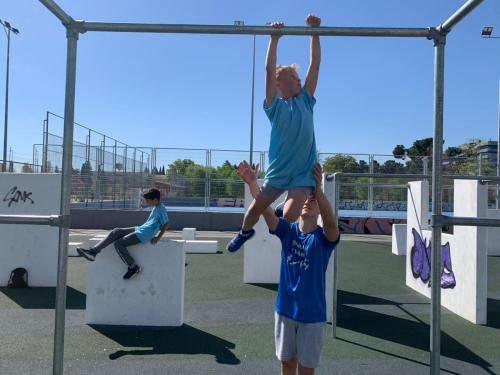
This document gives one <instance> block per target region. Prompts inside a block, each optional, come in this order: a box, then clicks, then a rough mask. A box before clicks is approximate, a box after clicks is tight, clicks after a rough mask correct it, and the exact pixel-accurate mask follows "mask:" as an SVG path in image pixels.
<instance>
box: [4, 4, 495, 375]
mask: <svg viewBox="0 0 500 375" xmlns="http://www.w3.org/2000/svg"><path fill="white" fill-rule="evenodd" d="M39 1H40V3H42V4H43V5H44V6H45V7H46V8H47V9H48V10H49V11H50V12H52V13H53V14H54V15H55V16H56V17H57V18H58V19H59V20H60V21H61V22H62V24H63V25H64V27H65V28H66V37H67V40H68V41H67V57H66V89H65V104H64V140H63V163H62V164H63V165H62V181H61V204H60V215H59V216H58V217H59V219H53V220H52V219H49V218H47V217H45V218H42V219H41V218H40V217H38V216H34V215H24V217H23V218H13V217H12V215H0V224H14V223H17V224H20V223H22V224H41V225H58V226H59V227H60V229H59V253H58V268H57V291H56V312H55V329H54V356H53V374H54V375H60V374H62V373H63V361H64V324H65V309H66V282H67V280H66V278H67V268H68V264H67V255H68V254H67V253H68V249H67V245H68V236H69V215H70V210H69V208H70V205H69V204H70V193H71V174H72V169H71V168H72V165H71V162H72V157H73V121H74V106H75V81H76V51H77V40H78V36H79V34H80V33H85V32H87V31H109V32H111V31H113V32H147V33H190V34H238V35H242V34H244V35H269V34H280V35H321V36H365V37H425V38H427V39H432V40H433V41H434V49H435V59H434V66H435V69H434V137H433V139H434V142H433V153H432V161H433V165H434V166H438V167H435V168H433V170H432V182H433V184H432V213H433V217H436V218H442V219H443V220H445V221H446V220H451V221H454V220H457V221H458V219H459V218H447V217H443V216H441V214H442V212H441V179H442V171H441V163H442V153H443V86H444V46H445V42H446V34H447V33H448V32H450V31H451V29H452V28H453V27H454V26H455V25H456V24H457V23H458V22H460V20H462V19H463V18H464V17H465V16H467V14H469V13H470V12H471V11H472V10H473V9H474V8H476V7H477V6H478V5H479V4H480V3H481V2H482V1H483V0H468V1H467V2H466V3H465V4H464V5H463V6H462V7H461V8H460V9H458V10H457V11H456V12H455V13H454V14H453V15H452V16H451V17H449V18H448V19H447V20H446V21H444V22H443V23H442V24H440V25H438V26H437V27H428V28H377V27H373V28H370V27H317V28H310V27H294V26H287V27H283V28H281V29H274V28H272V27H269V26H225V25H215V26H214V25H168V24H139V23H106V22H85V21H75V20H74V19H73V18H72V17H71V16H69V15H68V14H67V13H66V12H65V11H64V10H63V9H62V8H61V7H60V6H59V5H58V4H57V3H56V2H54V1H53V0H39ZM364 176H365V177H366V176H367V175H364ZM395 176H396V175H393V177H395ZM488 178H489V177H488ZM61 218H62V219H61ZM469 221H470V220H469ZM491 224H493V222H492V223H491ZM494 224H495V225H496V222H494ZM498 224H499V226H500V220H498ZM462 225H480V223H479V222H477V221H476V222H470V224H462ZM440 244H441V227H440V226H438V225H433V227H432V247H433V248H434V249H437V250H438V251H433V255H432V278H431V283H432V293H431V335H430V336H431V338H430V346H431V350H430V352H431V354H430V357H431V361H430V362H431V366H430V373H431V374H439V371H440V352H441V347H440V346H441V341H440V333H441V321H440V319H441V315H440V313H441V311H440V308H441V290H440V286H439V282H438V280H439V267H438V266H436V267H434V265H439V262H440V257H441V251H440V250H439V249H440Z"/></svg>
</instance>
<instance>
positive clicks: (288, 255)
mask: <svg viewBox="0 0 500 375" xmlns="http://www.w3.org/2000/svg"><path fill="white" fill-rule="evenodd" d="M258 168H259V167H258V165H257V166H256V168H255V169H252V168H251V167H250V166H249V165H248V163H246V162H241V163H240V165H239V166H238V170H237V173H238V176H240V177H241V178H242V179H243V181H245V183H246V184H247V185H248V187H249V188H250V192H251V194H252V195H253V196H254V197H255V196H257V195H258V194H259V187H258V185H257V173H258ZM314 177H315V180H316V191H315V192H314V194H311V195H310V196H309V198H308V199H307V200H306V201H305V203H304V205H303V207H302V211H301V213H300V217H299V220H298V222H295V223H292V224H290V223H288V222H287V221H285V220H283V219H282V218H279V219H278V217H276V215H275V214H274V212H273V210H272V209H271V208H270V207H267V208H266V209H265V210H264V212H263V216H264V219H265V220H266V224H267V226H268V227H269V232H270V233H271V234H274V235H276V236H278V237H279V239H280V240H281V268H280V279H279V285H278V296H277V298H276V305H275V343H276V356H277V357H278V359H279V360H280V361H281V373H282V374H295V373H296V371H297V366H298V368H299V373H300V374H302V373H304V374H306V373H307V374H313V373H314V369H315V368H316V367H318V365H319V360H320V356H321V350H322V348H323V336H324V329H325V322H326V300H325V272H326V269H327V266H328V261H329V259H330V256H331V255H332V252H333V250H334V249H335V247H336V246H337V244H338V242H339V240H340V232H339V230H338V227H337V225H336V220H335V216H334V214H333V211H332V207H331V206H330V203H329V202H328V199H327V198H326V197H325V195H324V193H323V190H322V188H321V166H320V165H319V164H316V165H315V167H314ZM319 215H321V218H322V219H323V227H320V226H319V225H318V224H317V222H318V216H319Z"/></svg>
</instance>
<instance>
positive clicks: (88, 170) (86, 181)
mask: <svg viewBox="0 0 500 375" xmlns="http://www.w3.org/2000/svg"><path fill="white" fill-rule="evenodd" d="M80 178H81V180H82V182H83V186H84V189H85V191H84V192H83V196H84V197H85V198H93V195H94V194H93V192H92V186H93V183H92V180H93V179H92V164H90V161H88V160H86V161H85V162H84V163H83V164H82V167H81V169H80Z"/></svg>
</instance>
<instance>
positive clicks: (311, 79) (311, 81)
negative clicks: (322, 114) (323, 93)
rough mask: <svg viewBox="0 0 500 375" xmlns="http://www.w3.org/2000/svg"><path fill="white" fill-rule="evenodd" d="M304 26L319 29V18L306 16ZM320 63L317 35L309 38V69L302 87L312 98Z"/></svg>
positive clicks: (319, 47)
mask: <svg viewBox="0 0 500 375" xmlns="http://www.w3.org/2000/svg"><path fill="white" fill-rule="evenodd" d="M306 24H307V26H309V27H319V26H320V25H321V18H319V17H316V16H313V15H311V14H310V15H308V16H307V18H306ZM320 63H321V45H320V43H319V35H312V36H311V48H310V56H309V68H308V69H307V76H306V83H305V84H304V87H305V88H306V90H307V91H308V92H309V95H311V96H314V92H315V91H316V86H317V84H318V76H319V65H320Z"/></svg>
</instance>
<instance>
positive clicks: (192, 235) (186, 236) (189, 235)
mask: <svg viewBox="0 0 500 375" xmlns="http://www.w3.org/2000/svg"><path fill="white" fill-rule="evenodd" d="M182 239H183V240H196V228H183V229H182Z"/></svg>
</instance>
